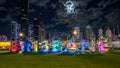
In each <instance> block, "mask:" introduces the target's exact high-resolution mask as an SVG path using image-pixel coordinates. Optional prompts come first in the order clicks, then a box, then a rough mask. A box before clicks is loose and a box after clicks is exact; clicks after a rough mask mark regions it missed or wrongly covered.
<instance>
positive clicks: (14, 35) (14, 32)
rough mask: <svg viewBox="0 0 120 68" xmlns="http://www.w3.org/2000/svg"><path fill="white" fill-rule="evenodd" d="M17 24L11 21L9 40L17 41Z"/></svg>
mask: <svg viewBox="0 0 120 68" xmlns="http://www.w3.org/2000/svg"><path fill="white" fill-rule="evenodd" d="M18 33H19V24H18V23H17V22H16V21H12V22H11V40H13V41H18V39H19V38H18Z"/></svg>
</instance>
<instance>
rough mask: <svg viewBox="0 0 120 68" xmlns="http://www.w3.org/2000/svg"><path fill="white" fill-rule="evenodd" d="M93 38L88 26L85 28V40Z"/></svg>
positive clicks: (90, 28)
mask: <svg viewBox="0 0 120 68" xmlns="http://www.w3.org/2000/svg"><path fill="white" fill-rule="evenodd" d="M92 36H93V30H92V27H91V26H90V25H87V26H86V39H92Z"/></svg>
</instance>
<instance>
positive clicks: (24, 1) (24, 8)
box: [18, 0, 29, 38]
mask: <svg viewBox="0 0 120 68" xmlns="http://www.w3.org/2000/svg"><path fill="white" fill-rule="evenodd" d="M28 21H29V19H28V0H21V2H20V15H19V17H18V22H19V23H20V32H22V33H24V38H26V37H27V36H28V25H29V23H28Z"/></svg>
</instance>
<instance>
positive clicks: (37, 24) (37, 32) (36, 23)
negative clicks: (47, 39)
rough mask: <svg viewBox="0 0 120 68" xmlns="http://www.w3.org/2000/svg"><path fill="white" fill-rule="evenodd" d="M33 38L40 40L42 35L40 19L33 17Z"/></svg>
mask: <svg viewBox="0 0 120 68" xmlns="http://www.w3.org/2000/svg"><path fill="white" fill-rule="evenodd" d="M33 34H34V40H39V41H41V36H42V23H41V21H40V19H38V18H34V27H33Z"/></svg>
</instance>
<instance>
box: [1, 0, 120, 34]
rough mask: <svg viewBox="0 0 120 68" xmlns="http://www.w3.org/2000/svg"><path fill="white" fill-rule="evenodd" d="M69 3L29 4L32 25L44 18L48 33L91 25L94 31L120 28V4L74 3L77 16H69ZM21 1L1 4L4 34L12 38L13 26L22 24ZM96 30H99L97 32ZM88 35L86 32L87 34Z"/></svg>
mask: <svg viewBox="0 0 120 68" xmlns="http://www.w3.org/2000/svg"><path fill="white" fill-rule="evenodd" d="M65 1H66V0H29V19H30V21H29V23H33V18H35V17H38V18H40V20H41V22H42V24H43V25H44V27H45V29H46V30H47V32H53V31H57V32H65V31H67V30H70V29H72V28H73V27H74V26H80V27H81V30H83V29H84V28H85V26H86V25H91V26H92V27H93V31H96V29H99V28H100V27H101V28H103V29H106V28H107V26H110V27H111V28H113V27H116V25H120V0H74V1H76V2H77V4H78V6H77V8H76V9H77V10H78V12H77V13H76V14H72V15H66V10H65V7H64V5H63V4H64V3H65ZM19 4H20V0H0V34H6V35H9V34H10V23H11V21H13V20H16V21H17V20H18V19H17V18H18V15H19V14H20V11H19V10H20V5H19ZM94 29H95V30H94ZM83 31H84V30H83Z"/></svg>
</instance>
